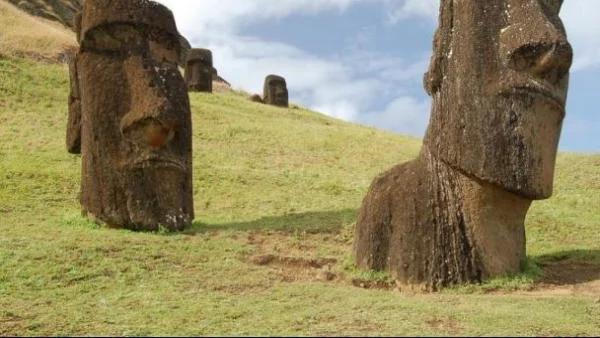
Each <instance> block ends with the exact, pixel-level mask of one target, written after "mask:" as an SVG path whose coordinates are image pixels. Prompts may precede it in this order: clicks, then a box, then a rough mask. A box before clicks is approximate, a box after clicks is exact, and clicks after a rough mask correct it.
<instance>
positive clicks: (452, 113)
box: [424, 0, 573, 199]
mask: <svg viewBox="0 0 600 338" xmlns="http://www.w3.org/2000/svg"><path fill="white" fill-rule="evenodd" d="M561 5H562V0H486V1H479V0H442V1H441V6H440V18H439V27H438V29H437V31H436V34H435V38H434V52H433V56H432V58H431V63H430V67H429V71H428V72H427V73H426V74H425V79H424V84H425V89H426V90H427V92H428V93H429V94H430V95H431V96H432V99H433V103H432V115H431V119H430V124H429V127H428V130H427V133H426V137H425V145H426V147H427V148H428V149H429V151H430V152H431V153H432V154H433V155H434V156H435V157H436V158H438V159H440V160H441V161H443V162H445V163H447V164H448V165H450V166H451V167H454V168H456V169H458V170H460V171H462V172H464V173H465V174H467V175H470V176H473V177H476V178H478V179H481V180H483V181H487V182H490V183H492V184H495V185H497V186H500V187H501V188H503V189H505V190H508V191H511V192H513V193H516V194H518V195H520V196H523V197H527V198H530V199H543V198H547V197H549V196H550V195H551V194H552V185H553V177H554V166H555V160H556V152H557V147H558V141H559V136H560V131H561V126H562V121H563V118H564V115H565V103H566V98H567V87H568V72H569V68H570V66H571V62H572V58H573V55H572V49H571V46H570V44H569V42H568V41H567V37H566V33H565V29H564V27H563V24H562V22H561V19H560V18H559V11H560V8H561Z"/></svg>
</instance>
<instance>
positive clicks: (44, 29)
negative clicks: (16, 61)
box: [0, 0, 76, 61]
mask: <svg viewBox="0 0 600 338" xmlns="http://www.w3.org/2000/svg"><path fill="white" fill-rule="evenodd" d="M0 27H2V29H1V30H0V54H1V55H3V56H6V57H19V56H21V57H23V56H24V57H27V58H32V59H39V60H45V61H58V60H61V59H62V58H63V57H64V56H65V54H66V52H68V51H69V50H71V49H73V48H75V46H76V41H75V34H74V33H73V32H71V31H70V30H68V29H67V28H65V27H63V26H62V25H61V24H59V23H56V22H52V21H50V20H46V19H42V18H37V17H34V16H31V15H29V14H27V13H25V12H23V11H21V10H20V9H18V8H17V7H15V6H13V5H12V4H10V3H8V2H6V1H4V0H0Z"/></svg>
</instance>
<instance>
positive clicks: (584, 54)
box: [561, 0, 600, 71]
mask: <svg viewBox="0 0 600 338" xmlns="http://www.w3.org/2000/svg"><path fill="white" fill-rule="evenodd" d="M599 12H600V1H598V0H578V1H573V0H571V1H565V2H564V5H563V8H562V10H561V17H562V19H563V23H564V24H565V28H566V30H567V34H568V37H569V40H570V41H571V44H572V45H573V53H574V57H575V58H574V61H573V67H572V68H571V71H580V70H584V69H588V68H593V67H598V66H600V35H599V34H598V32H599V31H600V20H598V13H599Z"/></svg>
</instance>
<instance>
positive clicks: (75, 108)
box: [67, 12, 81, 154]
mask: <svg viewBox="0 0 600 338" xmlns="http://www.w3.org/2000/svg"><path fill="white" fill-rule="evenodd" d="M72 27H73V31H75V34H76V35H77V37H78V40H79V33H80V31H81V12H79V13H77V14H75V15H74V16H73V25H72ZM78 55H79V54H78V52H77V51H74V52H73V53H72V54H71V55H70V58H69V83H70V92H69V100H68V105H69V108H68V109H69V110H68V120H67V151H68V152H69V153H71V154H80V153H81V95H80V92H79V79H78V77H77V58H78Z"/></svg>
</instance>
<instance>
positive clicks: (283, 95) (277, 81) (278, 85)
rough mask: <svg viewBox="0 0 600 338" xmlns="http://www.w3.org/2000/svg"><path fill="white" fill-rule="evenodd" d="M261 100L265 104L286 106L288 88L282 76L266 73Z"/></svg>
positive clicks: (287, 103)
mask: <svg viewBox="0 0 600 338" xmlns="http://www.w3.org/2000/svg"><path fill="white" fill-rule="evenodd" d="M263 101H264V103H266V104H271V105H275V106H279V107H288V105H289V102H288V90H287V84H286V82H285V79H284V78H283V77H281V76H278V75H267V77H266V78H265V84H264V88H263Z"/></svg>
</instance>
